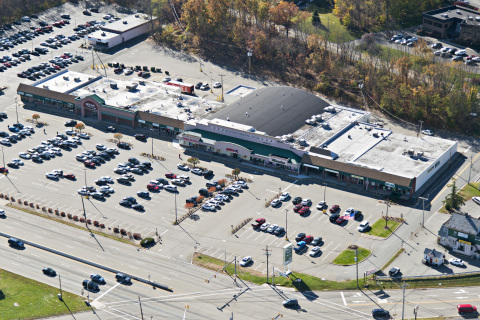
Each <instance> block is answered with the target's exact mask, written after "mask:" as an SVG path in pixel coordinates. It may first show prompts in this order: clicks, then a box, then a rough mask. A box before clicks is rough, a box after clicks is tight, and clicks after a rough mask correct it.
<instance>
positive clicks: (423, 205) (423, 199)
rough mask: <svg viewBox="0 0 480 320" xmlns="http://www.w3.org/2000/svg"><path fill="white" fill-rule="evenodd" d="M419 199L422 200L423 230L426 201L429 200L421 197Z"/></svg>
mask: <svg viewBox="0 0 480 320" xmlns="http://www.w3.org/2000/svg"><path fill="white" fill-rule="evenodd" d="M427 197H428V195H427ZM418 199H420V200H422V228H423V227H424V226H425V200H428V198H424V197H419V198H418Z"/></svg>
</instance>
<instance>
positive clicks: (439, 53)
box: [433, 50, 442, 56]
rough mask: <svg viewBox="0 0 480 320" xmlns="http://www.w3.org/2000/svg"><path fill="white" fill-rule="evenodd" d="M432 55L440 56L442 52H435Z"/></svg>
mask: <svg viewBox="0 0 480 320" xmlns="http://www.w3.org/2000/svg"><path fill="white" fill-rule="evenodd" d="M433 54H434V55H436V56H440V55H442V51H440V50H437V51H435V52H434V53H433Z"/></svg>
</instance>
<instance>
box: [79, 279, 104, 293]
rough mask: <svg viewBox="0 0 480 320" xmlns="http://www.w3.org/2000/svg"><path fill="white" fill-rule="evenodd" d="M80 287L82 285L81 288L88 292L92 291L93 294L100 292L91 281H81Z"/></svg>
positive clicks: (96, 285)
mask: <svg viewBox="0 0 480 320" xmlns="http://www.w3.org/2000/svg"><path fill="white" fill-rule="evenodd" d="M82 285H83V288H84V289H86V290H88V291H93V292H97V291H100V288H99V287H98V284H96V283H95V282H93V281H90V280H83V282H82Z"/></svg>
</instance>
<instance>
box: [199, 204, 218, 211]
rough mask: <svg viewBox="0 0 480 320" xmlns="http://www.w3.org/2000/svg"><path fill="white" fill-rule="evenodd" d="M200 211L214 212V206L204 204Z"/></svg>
mask: <svg viewBox="0 0 480 320" xmlns="http://www.w3.org/2000/svg"><path fill="white" fill-rule="evenodd" d="M202 209H203V210H207V211H215V210H216V209H215V206H214V205H213V204H210V203H205V204H203V205H202Z"/></svg>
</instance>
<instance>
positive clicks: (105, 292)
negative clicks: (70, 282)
mask: <svg viewBox="0 0 480 320" xmlns="http://www.w3.org/2000/svg"><path fill="white" fill-rule="evenodd" d="M119 285H120V282H118V283H117V284H116V285H114V286H113V287H111V288H110V289H108V290H107V291H105V292H104V293H103V294H101V295H100V296H99V297H97V298H96V299H95V300H93V301H94V302H95V301H98V300H99V299H101V298H102V297H103V296H104V295H106V294H107V293H109V292H110V291H112V290H113V289H114V288H116V287H117V286H119Z"/></svg>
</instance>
